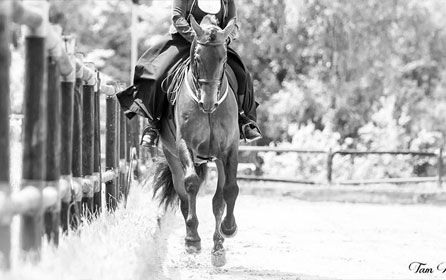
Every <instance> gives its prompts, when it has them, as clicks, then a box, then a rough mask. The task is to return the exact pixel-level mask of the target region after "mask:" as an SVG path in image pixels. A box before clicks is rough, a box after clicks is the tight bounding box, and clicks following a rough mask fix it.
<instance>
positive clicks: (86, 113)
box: [82, 63, 95, 217]
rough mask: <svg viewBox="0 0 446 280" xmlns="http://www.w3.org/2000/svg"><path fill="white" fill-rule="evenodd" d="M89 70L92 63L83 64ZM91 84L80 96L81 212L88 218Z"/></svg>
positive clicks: (91, 191) (90, 208)
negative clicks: (81, 113) (81, 106)
mask: <svg viewBox="0 0 446 280" xmlns="http://www.w3.org/2000/svg"><path fill="white" fill-rule="evenodd" d="M85 65H86V66H87V68H89V69H90V70H94V68H95V67H94V65H93V64H92V63H88V64H87V63H86V64H85ZM92 81H93V82H91V83H85V84H84V86H83V95H82V104H83V108H82V112H83V115H82V123H83V125H82V177H83V182H84V183H83V187H82V189H83V190H82V192H83V198H82V204H83V209H84V210H83V211H84V213H86V214H87V215H86V216H87V217H89V216H90V215H91V214H92V213H93V212H94V209H93V197H94V183H93V182H94V180H93V165H94V159H93V155H94V118H93V116H94V86H95V82H94V79H93V80H92Z"/></svg>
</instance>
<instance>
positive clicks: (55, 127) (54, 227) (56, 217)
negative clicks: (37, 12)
mask: <svg viewBox="0 0 446 280" xmlns="http://www.w3.org/2000/svg"><path fill="white" fill-rule="evenodd" d="M47 63H48V64H47V65H48V66H47V67H48V76H47V85H48V91H47V104H46V110H45V111H46V112H47V118H46V122H47V136H46V137H47V139H46V141H47V142H46V143H47V144H46V171H45V178H44V179H45V181H46V183H47V186H45V189H44V192H51V195H56V198H57V200H56V204H55V205H54V206H52V207H50V208H49V209H46V210H45V216H44V219H45V232H46V234H47V237H48V241H53V242H54V244H56V245H57V244H59V226H60V206H61V205H60V197H59V180H60V152H61V148H60V142H61V123H60V122H61V120H60V119H61V93H60V86H61V81H60V70H59V65H58V62H57V58H56V57H55V56H54V55H53V54H50V55H49V56H48V59H47Z"/></svg>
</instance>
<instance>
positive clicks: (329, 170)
mask: <svg viewBox="0 0 446 280" xmlns="http://www.w3.org/2000/svg"><path fill="white" fill-rule="evenodd" d="M333 157H334V154H333V150H332V148H329V149H328V152H327V183H328V184H329V185H331V184H332V176H333Z"/></svg>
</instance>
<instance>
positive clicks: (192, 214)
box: [177, 139, 201, 253]
mask: <svg viewBox="0 0 446 280" xmlns="http://www.w3.org/2000/svg"><path fill="white" fill-rule="evenodd" d="M177 148H178V154H179V157H180V161H181V165H182V167H183V170H184V187H185V189H186V193H187V200H188V211H187V218H186V238H185V241H186V251H187V252H188V253H198V252H200V250H201V239H200V236H199V235H198V231H197V228H198V218H197V212H196V202H197V193H198V190H199V187H200V183H201V182H200V178H199V177H198V175H197V172H196V171H195V165H194V160H193V157H192V152H191V151H190V149H189V148H188V147H187V145H186V142H185V141H184V139H180V140H178V142H177Z"/></svg>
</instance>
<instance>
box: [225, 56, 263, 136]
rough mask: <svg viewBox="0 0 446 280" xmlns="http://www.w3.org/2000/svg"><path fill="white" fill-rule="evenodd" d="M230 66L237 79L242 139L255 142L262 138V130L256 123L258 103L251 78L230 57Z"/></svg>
mask: <svg viewBox="0 0 446 280" xmlns="http://www.w3.org/2000/svg"><path fill="white" fill-rule="evenodd" d="M228 64H229V66H230V67H231V68H232V71H234V74H235V76H236V78H237V85H238V90H237V93H236V94H237V96H236V97H237V105H238V108H239V126H240V138H242V139H245V140H246V141H254V140H258V139H260V138H262V134H261V132H260V129H259V127H258V125H257V123H256V117H257V114H256V107H257V106H256V103H255V101H254V90H253V86H252V80H251V76H250V75H249V74H248V73H246V72H245V70H244V68H243V66H242V65H240V63H238V61H236V60H235V59H231V56H229V57H228Z"/></svg>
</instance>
